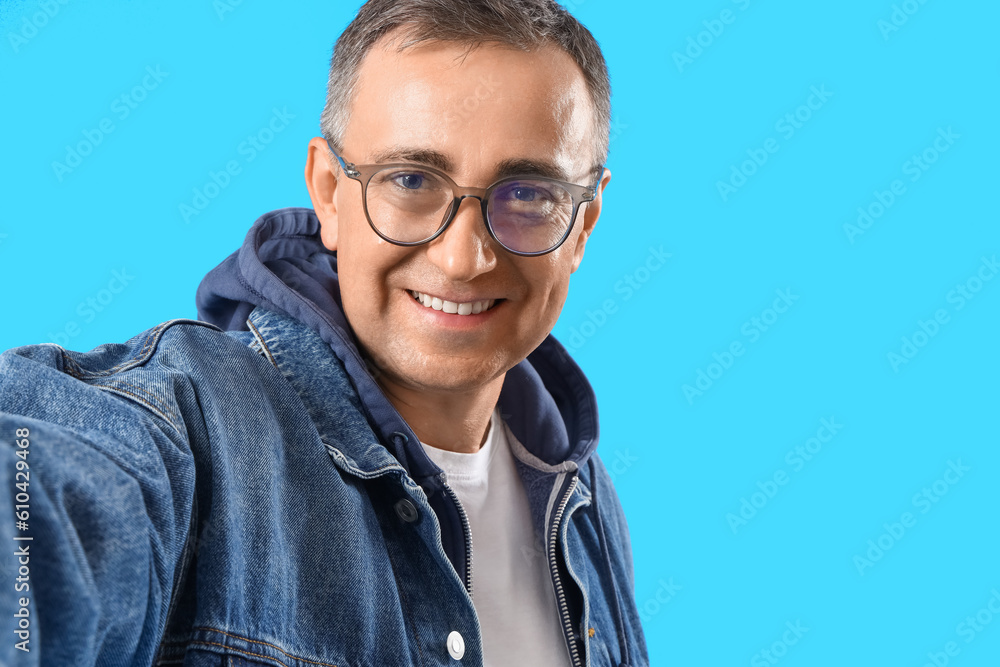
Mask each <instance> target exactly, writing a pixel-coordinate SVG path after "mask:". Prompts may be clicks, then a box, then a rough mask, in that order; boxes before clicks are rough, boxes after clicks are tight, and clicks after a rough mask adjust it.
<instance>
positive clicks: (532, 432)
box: [196, 208, 598, 483]
mask: <svg viewBox="0 0 1000 667" xmlns="http://www.w3.org/2000/svg"><path fill="white" fill-rule="evenodd" d="M319 232H320V223H319V220H318V218H317V217H316V214H315V212H314V211H313V210H312V209H309V208H283V209H278V210H276V211H272V212H270V213H267V214H265V215H263V216H261V217H260V218H259V219H258V220H257V221H256V222H255V223H254V224H253V227H251V228H250V231H249V232H248V233H247V235H246V239H245V240H244V242H243V245H242V247H240V249H239V250H237V251H236V252H234V253H233V254H231V255H230V256H229V257H227V258H226V259H225V260H224V261H223V262H222V263H221V264H219V265H218V266H217V267H215V268H214V269H212V270H211V271H210V272H209V273H208V275H206V276H205V278H204V279H203V280H202V281H201V284H200V285H199V286H198V292H197V297H196V301H197V306H198V318H199V319H201V320H203V321H205V322H209V323H211V324H214V325H216V326H218V327H219V328H221V329H224V330H226V331H246V330H247V325H246V320H247V317H248V316H249V315H250V312H251V311H252V310H253V309H254V308H256V307H258V306H260V307H262V308H265V309H267V310H270V311H273V312H276V313H279V314H283V315H287V316H289V317H292V318H294V319H295V320H298V321H299V322H302V323H303V324H305V325H306V326H308V327H310V328H311V329H313V330H315V331H316V332H317V333H318V334H319V335H320V337H321V338H322V339H323V340H324V341H325V342H326V343H328V344H329V345H330V347H331V348H332V349H333V352H334V354H336V355H337V357H338V358H339V359H340V361H341V362H342V363H343V364H344V367H345V369H346V370H347V373H348V375H349V376H350V378H351V382H352V383H353V384H354V387H355V388H356V389H357V391H358V395H359V397H360V399H361V403H362V405H363V407H364V410H365V413H366V416H367V418H368V421H369V423H370V424H371V426H372V429H373V430H374V431H375V433H376V434H377V435H378V436H379V437H380V439H381V441H382V443H383V444H384V445H385V446H386V447H387V448H388V449H389V450H390V451H391V452H392V453H393V454H394V456H395V457H396V458H397V459H398V460H399V461H400V463H401V464H402V465H403V467H404V468H406V470H407V472H408V473H409V474H410V475H411V477H413V478H414V479H415V480H416V481H418V483H419V482H420V478H423V477H426V476H437V474H439V473H440V470H439V469H438V468H437V466H435V465H434V464H433V463H432V462H431V461H430V459H429V458H428V457H427V455H426V454H424V452H423V448H422V447H421V446H420V445H419V441H418V440H417V437H416V436H415V435H414V434H413V432H412V431H411V430H410V428H409V426H408V425H407V424H406V422H405V421H404V420H403V419H402V417H401V416H400V415H399V413H398V412H397V411H396V409H395V408H394V407H393V405H392V404H391V403H390V402H389V400H388V398H387V397H386V396H385V394H384V393H383V392H382V390H381V389H380V388H379V386H378V385H377V384H376V382H375V380H374V378H373V377H372V375H371V374H370V373H369V371H368V368H367V366H366V364H365V360H364V359H363V357H362V354H361V352H360V351H359V349H358V346H357V341H356V339H355V338H354V334H353V333H352V331H351V328H350V325H349V324H348V322H347V318H346V317H345V315H344V312H343V309H342V305H341V300H340V284H339V281H338V279H337V255H336V253H334V252H330V251H329V250H327V249H326V248H325V247H324V246H323V244H322V242H321V240H320V235H319ZM500 409H501V413H502V414H503V416H504V421H505V422H506V423H507V425H508V427H509V428H510V429H511V432H512V433H513V434H514V436H515V437H516V438H517V439H518V440H519V441H520V442H521V443H522V444H523V445H524V447H525V448H526V449H527V450H528V451H529V452H530V453H531V454H533V455H534V456H535V457H537V458H538V459H540V460H541V461H543V462H545V463H547V464H550V465H560V464H563V463H565V462H569V461H571V462H573V463H575V464H576V465H577V466H580V467H581V468H582V467H583V466H584V465H585V464H586V462H587V460H588V459H589V458H590V455H591V454H592V453H593V451H594V450H595V449H596V448H597V437H598V425H597V401H596V398H595V396H594V392H593V390H592V389H591V387H590V383H589V382H588V381H587V379H586V377H585V376H584V374H583V371H582V370H581V369H580V367H579V366H577V364H576V363H575V362H574V361H573V360H572V359H571V358H570V356H569V354H568V353H567V352H566V350H565V348H563V346H562V345H561V344H560V343H559V342H558V341H557V340H556V339H555V338H554V337H552V336H551V335H550V336H548V337H547V338H546V339H545V340H544V341H543V342H542V344H541V345H540V346H538V348H537V349H535V350H534V351H533V352H532V353H531V354H530V355H528V358H527V359H525V360H523V361H521V362H520V363H519V364H517V365H516V366H515V367H514V368H512V369H511V370H510V371H508V372H507V376H506V378H505V380H504V384H503V388H502V390H501V393H500ZM399 434H403V435H405V436H406V437H405V438H400V437H398V436H399Z"/></svg>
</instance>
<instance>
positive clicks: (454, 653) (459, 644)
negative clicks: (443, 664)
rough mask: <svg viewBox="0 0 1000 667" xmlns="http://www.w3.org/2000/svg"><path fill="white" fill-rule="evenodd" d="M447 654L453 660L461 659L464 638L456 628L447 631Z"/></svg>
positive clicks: (463, 650) (463, 649) (463, 651)
mask: <svg viewBox="0 0 1000 667" xmlns="http://www.w3.org/2000/svg"><path fill="white" fill-rule="evenodd" d="M448 655H450V656H451V657H453V658H455V660H461V659H462V656H464V655H465V640H464V639H462V635H460V634H459V633H458V631H456V630H452V631H451V632H450V633H448Z"/></svg>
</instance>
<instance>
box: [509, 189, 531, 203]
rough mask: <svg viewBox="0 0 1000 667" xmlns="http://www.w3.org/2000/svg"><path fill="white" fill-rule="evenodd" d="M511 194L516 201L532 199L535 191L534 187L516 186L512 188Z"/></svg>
mask: <svg viewBox="0 0 1000 667" xmlns="http://www.w3.org/2000/svg"><path fill="white" fill-rule="evenodd" d="M513 194H514V198H515V199H517V200H518V201H534V200H535V194H536V191H535V189H534V188H526V187H517V188H514V189H513Z"/></svg>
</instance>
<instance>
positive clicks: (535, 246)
mask: <svg viewBox="0 0 1000 667" xmlns="http://www.w3.org/2000/svg"><path fill="white" fill-rule="evenodd" d="M326 143H327V146H329V147H330V152H331V153H333V156H334V157H335V158H337V161H338V162H339V163H340V167H341V169H343V170H344V174H346V175H347V177H348V178H351V179H354V180H355V181H357V182H358V183H360V184H361V195H362V201H363V202H364V209H365V216H366V217H367V218H368V224H369V225H371V228H372V229H373V230H374V231H375V233H376V234H378V235H379V236H380V237H382V238H383V239H385V240H386V241H388V242H389V243H393V244H395V245H400V246H418V245H421V244H423V243H427V242H429V241H433V240H434V239H436V238H437V237H438V236H440V235H441V234H442V233H444V230H445V229H447V227H448V225H449V224H451V221H452V220H454V219H455V214H456V213H457V212H458V207H459V205H460V204H461V203H462V200H463V199H465V198H466V197H472V198H474V199H478V200H479V202H480V204H481V206H482V210H483V220H484V221H485V222H486V229H487V230H488V231H489V234H490V237H492V238H493V240H495V241H496V242H497V243H499V244H500V245H501V246H503V247H504V248H505V249H506V250H508V251H509V252H512V253H514V254H515V255H522V256H525V257H534V256H537V255H544V254H546V253H549V252H552V251H553V250H555V249H556V248H558V247H559V246H560V245H562V243H563V241H565V240H566V239H567V237H569V233H570V230H571V229H572V228H573V221H574V220H575V219H576V214H577V211H578V210H579V208H580V205H581V204H583V203H584V202H589V201H593V200H594V198H595V197H596V196H597V186H598V185H599V184H600V182H601V176H602V175H603V174H604V167H603V166H602V167H601V168H600V169H599V170H598V176H597V182H595V183H594V185H593V186H585V185H575V184H573V183H564V182H563V181H558V180H556V179H554V178H545V177H541V176H510V177H508V178H504V179H501V180H499V181H497V182H496V183H494V184H493V185H491V186H489V187H487V188H463V187H460V186H459V185H457V184H456V183H455V181H453V180H451V178H450V177H448V175H447V174H445V173H443V172H440V171H438V170H437V169H432V168H431V167H426V166H423V165H417V164H370V165H355V164H352V163H350V162H345V161H344V159H343V158H342V157H340V156H339V155H338V154H337V152H336V151H335V150H334V149H333V146H332V145H330V141H329V139H328V140H327V142H326Z"/></svg>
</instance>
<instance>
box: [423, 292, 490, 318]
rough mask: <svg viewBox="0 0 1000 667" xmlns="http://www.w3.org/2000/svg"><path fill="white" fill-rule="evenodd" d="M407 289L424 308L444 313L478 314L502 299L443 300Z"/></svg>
mask: <svg viewBox="0 0 1000 667" xmlns="http://www.w3.org/2000/svg"><path fill="white" fill-rule="evenodd" d="M407 291H408V292H409V293H410V296H412V297H413V298H414V300H416V301H417V302H418V303H420V304H421V305H422V306H423V307H424V308H431V309H433V310H440V311H442V312H445V313H451V314H456V315H478V314H479V313H482V312H485V311H487V310H489V309H490V308H492V307H493V306H495V305H496V304H498V303H500V302H501V301H503V299H484V300H482V301H467V302H465V303H456V302H454V301H445V300H444V299H441V298H438V297H436V296H431V295H430V294H424V293H423V292H417V291H416V290H407Z"/></svg>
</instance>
